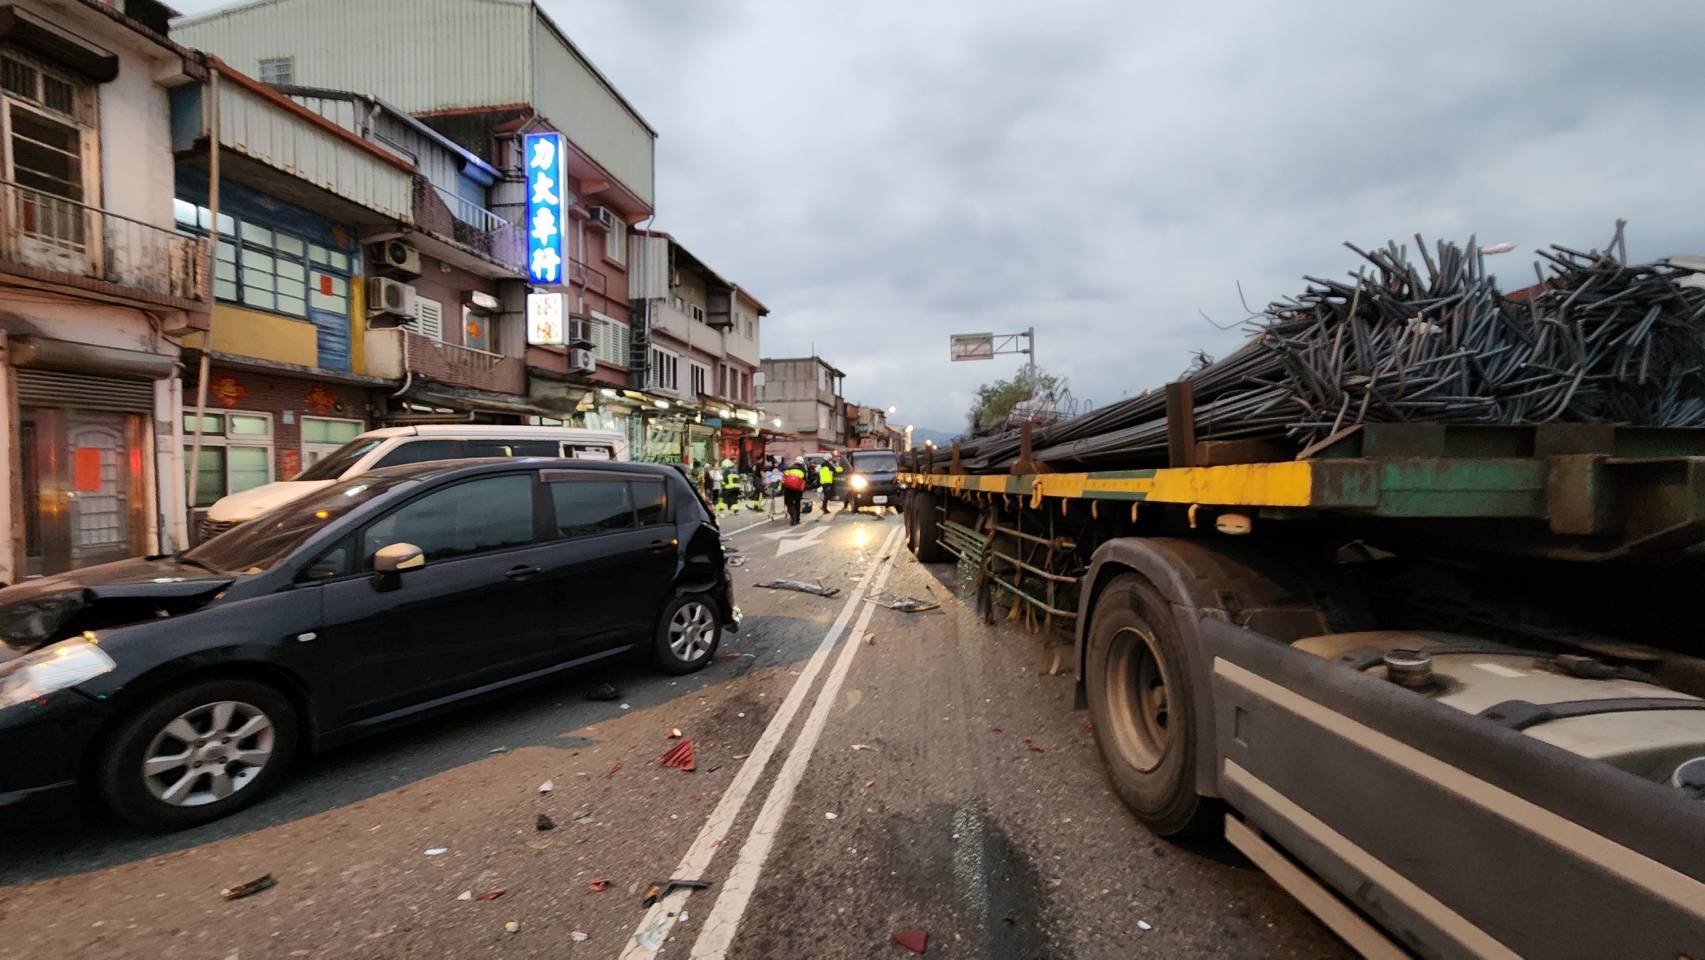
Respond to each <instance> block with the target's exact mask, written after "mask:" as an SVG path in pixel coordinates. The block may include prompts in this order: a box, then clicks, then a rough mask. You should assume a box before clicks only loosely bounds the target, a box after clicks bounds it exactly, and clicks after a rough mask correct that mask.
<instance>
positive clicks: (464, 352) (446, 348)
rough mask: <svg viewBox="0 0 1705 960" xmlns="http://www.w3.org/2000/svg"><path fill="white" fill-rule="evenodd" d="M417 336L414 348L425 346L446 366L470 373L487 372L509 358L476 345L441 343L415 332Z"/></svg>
mask: <svg viewBox="0 0 1705 960" xmlns="http://www.w3.org/2000/svg"><path fill="white" fill-rule="evenodd" d="M415 336H416V337H417V338H418V339H417V340H416V342H415V344H414V348H415V349H421V348H423V347H424V348H425V349H427V350H432V351H435V352H437V354H438V355H439V358H440V359H441V360H442V361H443V363H444V365H445V366H446V367H449V368H451V369H454V370H466V371H469V372H471V373H487V372H489V371H491V370H492V369H493V368H495V367H496V366H497V365H498V364H499V363H502V362H503V361H504V360H507V359H509V358H508V357H505V356H504V355H503V354H501V353H493V352H491V351H490V350H481V349H479V348H477V347H464V346H462V345H460V344H455V343H442V342H440V341H437V340H434V339H432V338H431V337H425V336H421V335H420V334H415Z"/></svg>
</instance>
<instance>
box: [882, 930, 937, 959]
mask: <svg viewBox="0 0 1705 960" xmlns="http://www.w3.org/2000/svg"><path fill="white" fill-rule="evenodd" d="M889 939H891V940H893V941H894V942H895V943H897V944H899V945H900V946H902V947H905V948H906V949H907V950H910V951H912V952H913V953H915V954H918V955H919V956H922V955H923V953H924V951H926V950H928V949H929V931H928V930H896V931H894V932H893V933H891V934H889Z"/></svg>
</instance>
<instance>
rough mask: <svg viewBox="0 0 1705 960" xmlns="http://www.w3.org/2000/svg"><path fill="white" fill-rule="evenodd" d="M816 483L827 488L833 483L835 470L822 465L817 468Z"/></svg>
mask: <svg viewBox="0 0 1705 960" xmlns="http://www.w3.org/2000/svg"><path fill="white" fill-rule="evenodd" d="M817 482H818V483H820V484H822V485H823V486H825V487H827V486H830V485H831V484H833V483H834V482H835V468H833V467H831V466H829V465H828V464H826V463H825V464H823V465H822V466H820V467H818V468H817Z"/></svg>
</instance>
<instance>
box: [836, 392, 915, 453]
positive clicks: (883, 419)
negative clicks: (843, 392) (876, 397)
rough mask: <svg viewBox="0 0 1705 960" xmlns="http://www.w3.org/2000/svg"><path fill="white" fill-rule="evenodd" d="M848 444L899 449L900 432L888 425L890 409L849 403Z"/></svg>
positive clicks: (871, 448)
mask: <svg viewBox="0 0 1705 960" xmlns="http://www.w3.org/2000/svg"><path fill="white" fill-rule="evenodd" d="M846 423H847V436H846V444H847V446H849V447H853V448H856V449H860V450H899V449H900V441H901V439H902V438H901V436H900V434H899V433H898V432H897V431H895V430H894V429H893V428H892V427H890V426H889V425H888V411H887V410H884V409H883V408H881V407H873V406H868V405H864V404H857V403H848V404H847V406H846Z"/></svg>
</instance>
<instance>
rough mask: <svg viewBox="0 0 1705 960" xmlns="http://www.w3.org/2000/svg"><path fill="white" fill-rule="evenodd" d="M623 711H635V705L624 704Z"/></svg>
mask: <svg viewBox="0 0 1705 960" xmlns="http://www.w3.org/2000/svg"><path fill="white" fill-rule="evenodd" d="M622 709H623V710H632V709H633V705H632V704H628V703H624V704H622Z"/></svg>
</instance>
